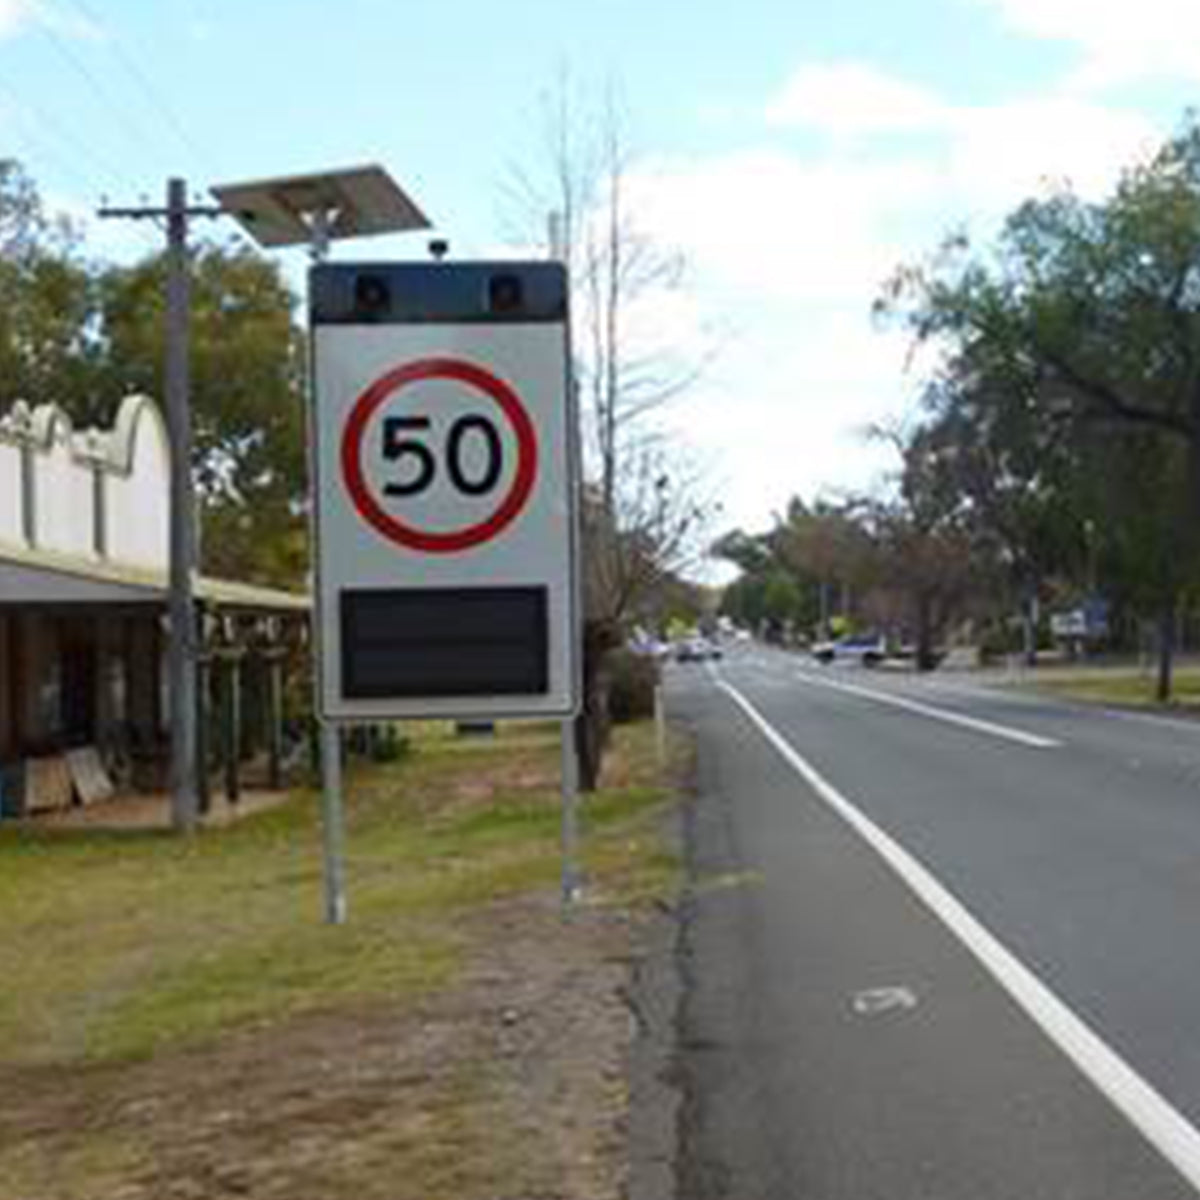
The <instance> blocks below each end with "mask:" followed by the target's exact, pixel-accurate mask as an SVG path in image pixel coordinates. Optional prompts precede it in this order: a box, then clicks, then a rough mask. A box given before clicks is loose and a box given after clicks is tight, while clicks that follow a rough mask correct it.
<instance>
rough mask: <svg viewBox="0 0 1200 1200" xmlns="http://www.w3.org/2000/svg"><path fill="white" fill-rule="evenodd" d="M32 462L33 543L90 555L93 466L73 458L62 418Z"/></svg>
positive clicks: (68, 428) (67, 425)
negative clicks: (47, 443) (46, 444)
mask: <svg viewBox="0 0 1200 1200" xmlns="http://www.w3.org/2000/svg"><path fill="white" fill-rule="evenodd" d="M33 462H34V467H33V493H34V507H33V519H34V531H35V542H34V544H35V545H36V546H37V548H38V549H39V550H54V551H57V552H58V553H59V554H69V555H71V556H72V557H73V558H88V557H90V556H91V555H92V526H93V521H94V520H95V514H94V512H93V509H92V487H93V485H92V469H91V467H90V465H88V464H86V463H81V462H78V461H77V460H76V458H75V455H74V453H73V450H72V447H71V426H70V423H69V422H68V421H67V420H66V419H65V418H63V419H60V420H57V421H55V422H54V426H53V433H52V434H51V436H50V440H49V445H48V446H46V447H44V448H42V447H39V448H38V451H37V453H35V454H34V459H33Z"/></svg>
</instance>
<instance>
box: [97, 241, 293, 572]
mask: <svg viewBox="0 0 1200 1200" xmlns="http://www.w3.org/2000/svg"><path fill="white" fill-rule="evenodd" d="M99 296H100V300H99V308H100V326H101V329H102V330H103V338H104V363H103V375H104V379H105V382H106V384H107V386H106V388H105V391H106V393H107V394H109V395H114V396H116V395H122V394H124V393H126V392H129V391H145V392H148V393H149V394H150V395H152V396H161V395H162V384H163V367H164V307H165V263H164V259H163V257H162V256H161V255H156V256H154V257H152V258H149V259H147V260H145V261H143V262H141V263H139V264H137V265H136V266H133V267H127V268H110V269H108V270H106V271H104V272H103V273H102V274H101V277H100V279H99ZM295 305H296V300H295V297H294V295H293V294H292V292H291V291H290V289H289V288H288V286H287V284H286V282H285V281H284V279H283V277H282V274H281V273H280V270H279V267H278V266H277V265H276V264H275V263H274V262H273V261H272V260H269V259H266V258H264V257H263V256H261V255H259V254H257V253H256V252H255V251H253V250H250V249H229V248H225V247H222V246H217V245H213V244H202V245H200V246H199V247H198V248H197V249H196V250H195V251H194V252H193V256H192V293H191V330H190V353H191V403H192V413H193V423H194V442H195V446H194V458H193V468H194V470H195V472H196V480H197V485H198V492H199V495H200V501H201V509H202V519H203V525H202V540H201V552H202V556H203V564H204V568H205V570H207V571H210V572H212V573H214V574H220V575H228V576H230V577H234V578H244V579H252V580H258V581H261V582H266V583H280V584H286V583H291V584H295V583H298V582H299V581H300V580H301V579H302V577H303V573H304V570H305V568H306V563H307V541H306V534H305V510H304V504H305V441H304V437H305V435H304V405H303V396H304V374H303V364H304V351H303V342H302V335H301V333H300V331H299V330H298V328H297V327H296V325H295V322H294V319H293V312H294V309H295Z"/></svg>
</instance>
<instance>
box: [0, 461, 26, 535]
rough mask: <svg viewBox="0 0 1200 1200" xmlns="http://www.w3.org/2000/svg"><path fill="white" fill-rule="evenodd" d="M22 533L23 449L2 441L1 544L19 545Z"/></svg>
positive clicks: (0, 489) (0, 480)
mask: <svg viewBox="0 0 1200 1200" xmlns="http://www.w3.org/2000/svg"><path fill="white" fill-rule="evenodd" d="M22 537H23V534H22V531H21V449H20V447H19V446H17V445H15V444H14V443H12V442H5V441H0V542H11V543H14V544H15V543H18V542H20V541H21V540H22Z"/></svg>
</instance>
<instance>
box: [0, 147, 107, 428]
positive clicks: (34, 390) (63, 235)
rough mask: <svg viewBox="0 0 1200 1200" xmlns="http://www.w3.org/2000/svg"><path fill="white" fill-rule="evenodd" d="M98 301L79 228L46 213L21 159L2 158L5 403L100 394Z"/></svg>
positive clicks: (0, 301)
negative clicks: (97, 391)
mask: <svg viewBox="0 0 1200 1200" xmlns="http://www.w3.org/2000/svg"><path fill="white" fill-rule="evenodd" d="M94 300H95V294H94V286H93V277H92V273H91V271H90V270H89V268H88V267H87V265H86V264H85V262H84V261H83V259H82V258H81V256H80V253H79V242H78V238H77V237H76V235H75V232H74V231H73V230H72V228H71V226H70V225H69V224H68V223H67V222H66V221H64V220H62V219H60V218H54V217H52V216H50V215H49V214H47V213H46V211H45V209H44V207H43V205H42V201H41V198H40V196H39V195H38V191H37V187H36V185H35V184H34V182H33V180H32V179H30V177H29V176H28V175H27V174H26V173H25V171H24V169H23V168H22V167H21V165H20V164H19V163H17V162H16V161H14V160H13V159H0V405H4V406H5V407H7V406H8V405H9V404H11V403H12V402H13V401H14V400H19V399H24V400H27V401H28V402H29V403H31V404H38V403H41V402H44V401H47V400H55V401H58V402H59V403H65V404H68V406H74V407H76V409H78V407H79V402H80V401H81V400H82V398H83V397H90V396H92V395H93V394H94V392H95V384H96V379H95V367H96V360H97V357H98V354H99V347H98V344H97V340H96V337H95V327H94V321H93V316H94Z"/></svg>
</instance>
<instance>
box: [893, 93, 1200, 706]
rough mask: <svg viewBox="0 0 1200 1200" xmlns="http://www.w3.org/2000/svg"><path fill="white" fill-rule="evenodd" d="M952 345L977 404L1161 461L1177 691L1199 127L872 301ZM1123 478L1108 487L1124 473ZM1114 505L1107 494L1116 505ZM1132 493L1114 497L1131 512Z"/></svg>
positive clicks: (1199, 355) (1195, 451)
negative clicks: (1009, 409) (1104, 187)
mask: <svg viewBox="0 0 1200 1200" xmlns="http://www.w3.org/2000/svg"><path fill="white" fill-rule="evenodd" d="M879 307H880V308H881V309H882V310H884V311H887V312H891V313H893V314H899V315H900V316H901V318H902V319H903V320H904V321H905V322H907V324H908V326H909V328H910V329H911V330H912V332H913V333H914V334H915V335H916V337H917V338H919V339H922V340H926V341H932V342H936V343H937V344H938V345H940V346H941V347H942V348H943V349H944V350H945V351H946V368H945V369H946V371H948V372H950V373H952V374H955V375H957V376H958V377H959V378H962V379H968V380H970V381H972V387H971V389H970V391H971V393H972V394H973V396H974V398H975V399H976V400H977V401H978V400H983V399H986V398H987V397H991V400H992V402H993V404H995V405H999V404H1000V403H1001V399H1000V398H1003V401H1004V402H1014V401H1019V402H1020V403H1023V404H1025V405H1027V406H1028V407H1029V408H1030V410H1031V411H1033V412H1035V413H1036V414H1037V415H1038V416H1039V417H1040V418H1042V419H1043V420H1044V421H1046V422H1055V421H1057V422H1061V423H1062V424H1063V425H1064V426H1065V427H1066V428H1067V429H1068V430H1069V431H1070V433H1071V434H1072V435H1073V436H1075V437H1077V438H1078V437H1080V436H1081V432H1082V431H1083V430H1085V429H1095V430H1098V431H1103V433H1104V435H1105V436H1107V437H1108V439H1109V441H1110V445H1109V446H1108V447H1107V448H1106V452H1105V456H1106V458H1108V459H1109V460H1111V456H1112V455H1113V454H1117V453H1119V449H1118V448H1117V447H1116V446H1115V445H1114V444H1111V443H1114V442H1115V440H1116V439H1118V438H1123V437H1126V436H1127V435H1128V434H1130V433H1131V432H1132V431H1141V432H1142V433H1143V434H1145V437H1144V438H1140V439H1139V441H1138V444H1139V447H1140V449H1139V453H1145V452H1146V447H1147V446H1149V447H1151V453H1155V451H1154V449H1153V448H1154V447H1157V448H1158V450H1157V452H1156V457H1157V458H1158V460H1159V461H1160V462H1162V463H1164V464H1165V463H1169V462H1173V461H1174V458H1175V453H1176V451H1175V449H1173V448H1177V450H1178V452H1179V456H1180V457H1181V459H1182V467H1181V469H1180V470H1178V471H1176V470H1174V469H1170V470H1163V471H1162V472H1161V473H1160V474H1159V478H1158V482H1159V487H1160V488H1161V489H1174V490H1175V498H1174V499H1165V500H1164V501H1163V502H1162V503H1161V504H1158V505H1156V510H1157V511H1158V512H1159V514H1160V516H1161V523H1160V525H1159V526H1158V530H1157V538H1158V540H1159V542H1160V547H1161V548H1160V550H1159V553H1158V557H1160V558H1161V559H1162V560H1164V561H1170V562H1172V563H1173V564H1175V570H1174V571H1173V572H1172V577H1171V579H1170V580H1168V581H1164V582H1169V583H1170V584H1171V586H1170V588H1169V589H1168V592H1167V593H1163V592H1162V589H1161V588H1160V589H1159V591H1160V595H1161V600H1160V620H1161V625H1162V628H1163V631H1164V636H1163V637H1162V639H1161V645H1162V647H1163V656H1162V659H1161V662H1160V694H1161V695H1163V696H1164V697H1165V696H1166V694H1168V692H1169V688H1170V647H1171V639H1170V637H1169V636H1168V634H1167V631H1168V630H1169V629H1170V628H1171V627H1172V626H1173V624H1174V616H1175V612H1176V608H1177V605H1178V602H1179V597H1180V595H1181V593H1182V590H1183V588H1184V587H1185V586H1186V584H1187V583H1188V582H1189V581H1190V580H1192V579H1193V578H1194V577H1195V574H1196V563H1197V560H1198V558H1200V125H1198V124H1197V121H1196V118H1195V117H1194V116H1189V117H1188V118H1187V120H1186V121H1185V123H1184V125H1183V127H1182V129H1181V131H1180V133H1179V134H1178V135H1177V136H1176V137H1174V138H1172V139H1171V140H1170V141H1168V142H1167V143H1166V144H1165V145H1164V146H1163V147H1162V149H1161V150H1160V151H1159V152H1158V153H1157V154H1156V155H1155V156H1154V158H1153V159H1152V160H1151V161H1149V162H1148V163H1146V164H1144V165H1141V166H1138V167H1135V168H1132V169H1131V170H1129V171H1127V172H1126V173H1125V174H1124V176H1123V177H1122V179H1121V181H1120V183H1119V185H1118V186H1117V188H1116V190H1115V191H1114V192H1113V194H1112V195H1111V196H1109V197H1108V198H1107V199H1105V200H1103V201H1101V202H1095V203H1093V202H1088V201H1085V200H1083V199H1082V198H1080V197H1079V196H1077V195H1076V194H1074V193H1073V192H1072V191H1070V190H1069V189H1061V190H1059V191H1057V192H1055V193H1053V194H1052V195H1050V196H1048V197H1046V198H1044V199H1036V200H1030V201H1027V202H1026V203H1025V204H1023V205H1021V206H1020V207H1019V208H1018V209H1017V210H1016V211H1015V212H1014V213H1013V214H1012V215H1011V216H1010V217H1009V219H1008V221H1007V223H1006V225H1005V227H1004V230H1003V232H1002V234H1001V236H1000V238H999V240H998V242H997V244H996V245H995V246H994V247H993V248H992V249H991V252H990V253H987V254H978V253H972V251H971V248H970V246H969V245H968V244H967V243H966V241H965V239H961V238H958V239H952V240H951V241H950V242H949V243H947V245H946V246H945V247H944V248H943V253H942V254H941V255H940V256H939V257H938V259H937V260H935V262H934V263H933V264H932V265H930V266H927V267H921V268H906V269H904V270H902V271H901V272H899V273H898V274H897V276H896V277H895V279H894V280H893V281H892V283H891V285H890V286H889V288H888V290H887V292H886V293H885V295H884V297H883V298H882V300H881V302H880V306H879ZM1127 477H1128V473H1127V472H1118V473H1116V474H1115V475H1114V478H1127ZM1112 498H1113V499H1115V497H1112ZM1139 499H1140V497H1137V496H1131V497H1130V498H1129V502H1128V503H1124V504H1122V505H1121V506H1120V507H1121V510H1122V512H1124V513H1127V514H1129V513H1134V511H1135V507H1136V501H1137V500H1139Z"/></svg>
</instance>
